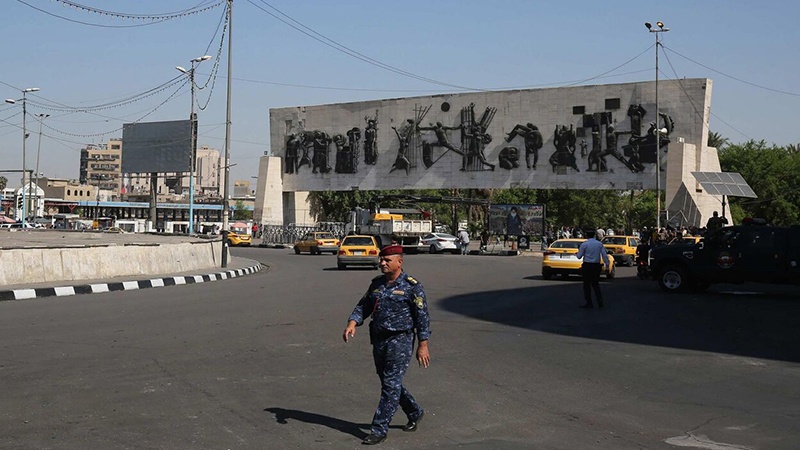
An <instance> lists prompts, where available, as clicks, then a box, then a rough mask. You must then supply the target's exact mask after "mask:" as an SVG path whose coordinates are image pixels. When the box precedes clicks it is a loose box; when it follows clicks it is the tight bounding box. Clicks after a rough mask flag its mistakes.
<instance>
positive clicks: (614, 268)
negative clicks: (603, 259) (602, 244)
mask: <svg viewBox="0 0 800 450" xmlns="http://www.w3.org/2000/svg"><path fill="white" fill-rule="evenodd" d="M615 276H617V266H616V264H615V265H613V266H611V270H609V271H608V273H606V279H609V280H613V279H614V277H615Z"/></svg>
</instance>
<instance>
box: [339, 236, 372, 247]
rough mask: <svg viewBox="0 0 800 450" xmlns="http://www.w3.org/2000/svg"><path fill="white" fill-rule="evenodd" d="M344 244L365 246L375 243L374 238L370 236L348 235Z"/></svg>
mask: <svg viewBox="0 0 800 450" xmlns="http://www.w3.org/2000/svg"><path fill="white" fill-rule="evenodd" d="M342 245H343V246H344V245H358V246H365V245H375V244H374V243H373V242H372V238H370V237H346V238H344V242H343V243H342Z"/></svg>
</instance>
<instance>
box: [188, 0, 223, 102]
mask: <svg viewBox="0 0 800 450" xmlns="http://www.w3.org/2000/svg"><path fill="white" fill-rule="evenodd" d="M229 14H230V10H229V9H228V8H225V13H224V14H223V16H222V17H221V18H220V23H218V24H217V31H215V32H214V37H212V40H211V41H210V42H209V43H208V47H206V53H207V52H208V49H210V48H211V44H212V43H213V40H214V38H215V37H216V35H217V32H218V31H219V26H220V24H221V23H222V21H223V20H224V23H225V25H224V26H223V27H222V34H221V35H220V38H219V47H218V48H217V55H216V59H215V60H214V65H213V66H212V67H211V74H210V75H209V77H208V78H207V79H206V82H205V84H204V85H203V86H198V88H199V90H201V91H202V90H203V89H205V88H206V87H208V83H209V82H211V88H210V89H209V92H208V97H206V102H205V104H203V105H202V106H201V105H200V101H199V99H195V101H196V102H197V108H198V109H199V110H200V111H205V110H206V108H208V104H209V103H210V102H211V96H212V94H213V93H214V87H215V86H216V84H217V76H218V73H219V68H220V65H221V63H222V51H223V48H224V43H225V37H226V36H227V31H228V24H229V20H230V16H229ZM195 74H196V72H195Z"/></svg>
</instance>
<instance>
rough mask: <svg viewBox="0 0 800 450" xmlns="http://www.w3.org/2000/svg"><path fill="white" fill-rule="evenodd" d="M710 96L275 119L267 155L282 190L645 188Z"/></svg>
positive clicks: (550, 92) (552, 95)
mask: <svg viewBox="0 0 800 450" xmlns="http://www.w3.org/2000/svg"><path fill="white" fill-rule="evenodd" d="M711 85H712V83H711V80H709V79H705V78H699V79H683V80H679V81H671V82H662V83H660V84H659V86H658V88H659V89H658V92H659V104H658V105H656V103H655V98H656V97H655V87H656V86H655V83H654V82H652V81H647V82H637V83H623V84H608V85H595V86H577V87H565V88H550V89H528V90H514V91H486V92H469V93H460V94H445V95H434V96H421V97H408V98H395V99H385V100H373V101H364V102H354V103H341V104H332V105H318V106H297V107H287V108H277V109H270V145H271V149H272V153H273V154H274V155H275V156H279V157H281V159H282V166H283V167H282V172H283V180H282V181H283V182H282V186H283V190H284V191H323V190H356V189H360V190H385V189H440V188H479V189H489V188H515V187H516V188H534V189H612V190H627V189H655V187H656V178H657V177H656V166H657V160H658V161H660V162H661V164H660V165H661V170H662V171H665V170H666V161H667V158H666V154H667V153H666V150H667V148H668V146H669V145H670V144H680V143H686V144H692V145H694V146H696V148H697V149H702V148H704V146H705V145H706V140H707V136H708V126H707V123H708V116H709V111H710V102H711ZM657 106H658V107H657ZM656 130H659V133H656ZM656 141H658V142H656ZM126 145H127V143H126Z"/></svg>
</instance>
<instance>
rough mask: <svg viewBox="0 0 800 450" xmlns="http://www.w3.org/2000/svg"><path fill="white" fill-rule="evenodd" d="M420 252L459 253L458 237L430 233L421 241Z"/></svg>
mask: <svg viewBox="0 0 800 450" xmlns="http://www.w3.org/2000/svg"><path fill="white" fill-rule="evenodd" d="M419 247H420V251H426V250H427V251H428V253H441V252H450V253H459V252H460V250H459V248H458V244H457V243H456V237H455V236H453V235H452V234H447V233H430V234H426V235H425V236H422V239H420V241H419Z"/></svg>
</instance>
